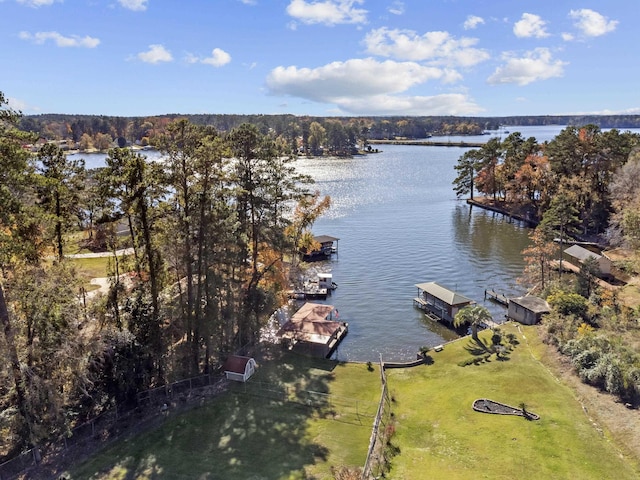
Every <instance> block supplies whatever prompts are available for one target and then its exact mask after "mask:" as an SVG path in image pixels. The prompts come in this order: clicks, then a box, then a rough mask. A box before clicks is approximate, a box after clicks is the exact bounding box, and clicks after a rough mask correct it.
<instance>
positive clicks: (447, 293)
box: [416, 282, 473, 306]
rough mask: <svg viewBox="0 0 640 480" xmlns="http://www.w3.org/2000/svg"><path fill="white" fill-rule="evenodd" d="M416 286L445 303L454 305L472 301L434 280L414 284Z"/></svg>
mask: <svg viewBox="0 0 640 480" xmlns="http://www.w3.org/2000/svg"><path fill="white" fill-rule="evenodd" d="M416 287H418V288H419V289H420V290H423V291H425V292H427V293H428V294H429V295H431V296H433V297H436V298H438V299H440V300H442V301H443V302H444V303H446V304H447V305H453V306H455V305H466V304H469V303H473V300H471V299H470V298H467V297H465V296H464V295H461V294H460V293H458V292H454V291H453V290H449V289H448V288H446V287H443V286H442V285H439V284H437V283H436V282H427V283H418V284H416Z"/></svg>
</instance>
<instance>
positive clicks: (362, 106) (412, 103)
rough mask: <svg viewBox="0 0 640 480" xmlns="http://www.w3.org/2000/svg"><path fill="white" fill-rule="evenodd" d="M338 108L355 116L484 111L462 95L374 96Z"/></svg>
mask: <svg viewBox="0 0 640 480" xmlns="http://www.w3.org/2000/svg"><path fill="white" fill-rule="evenodd" d="M338 106H339V107H340V108H341V109H342V110H343V111H344V112H346V113H349V114H353V115H417V116H421V115H426V116H428V115H474V114H478V113H480V112H482V111H483V109H482V108H481V107H480V106H479V105H477V104H476V103H475V102H473V101H472V100H470V99H469V98H468V97H467V96H466V95H463V94H460V93H451V94H442V95H434V96H405V97H403V96H394V95H375V96H371V97H368V98H356V99H345V100H343V101H342V102H341V103H338Z"/></svg>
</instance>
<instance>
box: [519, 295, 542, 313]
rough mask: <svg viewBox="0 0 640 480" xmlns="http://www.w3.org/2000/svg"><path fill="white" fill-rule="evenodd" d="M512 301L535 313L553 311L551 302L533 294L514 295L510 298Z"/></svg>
mask: <svg viewBox="0 0 640 480" xmlns="http://www.w3.org/2000/svg"><path fill="white" fill-rule="evenodd" d="M509 301H510V302H513V303H515V304H516V305H520V306H521V307H523V308H526V309H527V310H529V311H530V312H533V313H547V312H550V311H551V308H550V307H549V304H548V303H547V301H546V300H543V299H542V298H540V297H534V296H533V295H527V296H524V297H514V298H510V299H509Z"/></svg>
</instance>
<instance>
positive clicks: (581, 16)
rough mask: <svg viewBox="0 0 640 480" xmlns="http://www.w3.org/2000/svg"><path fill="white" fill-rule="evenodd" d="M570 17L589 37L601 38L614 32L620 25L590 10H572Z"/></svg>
mask: <svg viewBox="0 0 640 480" xmlns="http://www.w3.org/2000/svg"><path fill="white" fill-rule="evenodd" d="M569 17H570V18H572V19H573V20H575V23H574V25H575V26H576V27H577V28H578V29H579V30H580V31H581V32H582V33H583V34H584V35H586V36H588V37H599V36H600V35H604V34H605V33H609V32H613V31H614V30H615V29H616V26H617V25H618V21H617V20H609V19H607V17H605V16H603V15H601V14H600V13H598V12H595V11H593V10H590V9H588V8H583V9H581V10H571V11H570V12H569Z"/></svg>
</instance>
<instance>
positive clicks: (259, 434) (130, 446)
mask: <svg viewBox="0 0 640 480" xmlns="http://www.w3.org/2000/svg"><path fill="white" fill-rule="evenodd" d="M334 363H335V362H334ZM334 367H335V365H333V367H332V366H331V365H330V364H329V363H327V362H325V361H323V360H320V361H318V359H312V358H305V357H298V356H293V357H288V356H286V355H285V356H284V357H283V358H281V359H279V360H278V361H276V362H265V363H264V364H263V365H262V366H260V365H259V367H258V370H257V372H256V374H255V375H254V377H252V378H251V379H250V380H249V382H248V383H247V387H249V384H251V382H252V381H254V380H255V383H256V384H258V390H260V389H264V387H263V386H264V385H270V386H271V387H269V388H272V387H273V386H274V385H275V386H279V387H280V390H277V389H275V388H272V390H271V391H268V392H262V393H261V392H259V391H251V390H245V389H244V387H243V384H234V385H232V386H231V387H232V388H230V390H229V391H227V392H225V393H223V394H221V395H220V396H218V397H217V398H215V399H213V400H212V401H210V402H208V403H206V404H205V405H204V406H202V407H199V408H196V409H194V410H192V411H190V412H187V413H185V414H182V415H176V416H174V417H172V416H171V415H169V417H167V419H166V420H165V421H164V422H163V424H162V426H161V427H160V428H158V429H157V430H154V431H152V432H148V433H146V434H144V435H140V436H138V437H135V438H132V439H130V440H129V441H126V442H122V443H121V444H118V445H116V446H115V447H114V448H113V449H109V450H108V451H106V452H105V454H104V455H103V456H102V458H101V459H100V463H101V465H100V466H97V463H95V462H94V465H93V466H92V467H91V468H93V470H92V471H91V472H90V473H87V472H88V470H86V469H84V470H78V473H77V474H76V475H77V476H74V477H73V478H74V479H76V478H88V477H90V476H92V475H93V474H94V473H95V472H96V471H101V472H107V476H103V477H96V478H114V477H118V478H123V479H126V480H129V479H131V480H133V479H137V478H147V479H149V480H152V479H153V480H155V479H162V478H178V477H179V478H201V479H224V480H244V479H247V478H291V479H295V480H305V479H307V478H309V477H308V474H307V473H306V469H307V468H309V467H311V466H312V465H314V464H318V463H323V462H326V461H327V458H328V456H329V449H328V447H327V446H325V445H323V444H321V443H320V442H318V441H317V440H315V439H314V438H311V436H310V435H309V434H308V428H309V427H308V425H309V424H308V422H309V420H310V419H312V418H316V419H317V418H322V417H323V416H325V415H326V408H327V404H326V401H325V400H323V398H325V397H323V395H322V394H320V395H319V396H318V399H315V398H314V399H313V401H310V402H308V403H303V402H298V401H297V400H296V401H290V398H291V395H290V391H289V390H288V389H292V390H293V391H294V392H297V390H298V389H302V388H304V390H305V391H306V390H311V391H313V392H319V393H320V392H328V391H329V383H330V382H331V381H332V379H333V372H332V370H333V368H334ZM261 370H262V371H261ZM272 381H273V382H272ZM285 394H286V395H285ZM293 398H297V397H296V396H295V395H293Z"/></svg>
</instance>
